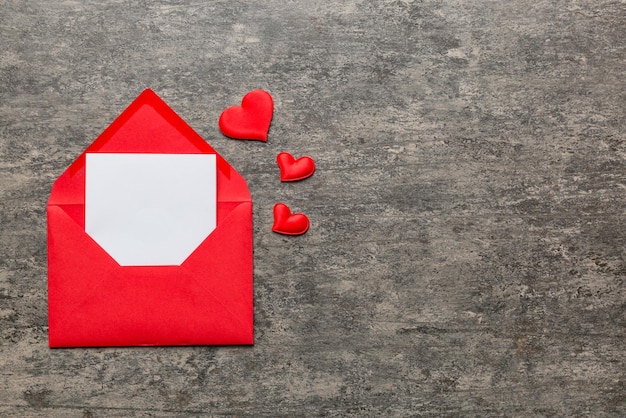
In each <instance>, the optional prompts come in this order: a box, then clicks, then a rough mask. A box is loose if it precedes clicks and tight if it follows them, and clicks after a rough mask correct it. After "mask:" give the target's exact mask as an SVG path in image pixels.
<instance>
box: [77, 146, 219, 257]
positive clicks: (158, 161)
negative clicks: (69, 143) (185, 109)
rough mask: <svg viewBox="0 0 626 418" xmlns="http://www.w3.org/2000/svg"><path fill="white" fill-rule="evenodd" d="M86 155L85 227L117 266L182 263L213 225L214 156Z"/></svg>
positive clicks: (214, 202) (210, 230)
mask: <svg viewBox="0 0 626 418" xmlns="http://www.w3.org/2000/svg"><path fill="white" fill-rule="evenodd" d="M86 158H87V160H86V181H85V187H86V190H85V231H86V232H87V233H88V234H89V236H91V237H92V238H93V239H94V240H95V241H96V242H97V243H98V244H99V245H100V246H101V247H102V248H103V249H104V250H105V251H106V252H107V253H108V254H109V255H111V257H113V258H114V259H115V261H117V262H118V263H119V264H120V265H122V266H164V265H176V266H178V265H181V264H182V263H183V261H185V259H186V258H187V257H188V256H189V255H190V254H191V253H192V252H193V251H194V250H195V249H196V248H197V247H198V246H199V245H200V243H202V241H204V239H205V238H206V237H207V236H208V235H209V234H210V233H211V232H212V231H213V230H214V229H215V227H216V218H217V202H216V201H217V182H216V158H215V154H107V153H88V154H87V155H86Z"/></svg>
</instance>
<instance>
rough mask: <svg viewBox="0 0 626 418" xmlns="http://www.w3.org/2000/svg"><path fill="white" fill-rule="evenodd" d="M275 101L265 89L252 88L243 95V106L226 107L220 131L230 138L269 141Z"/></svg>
mask: <svg viewBox="0 0 626 418" xmlns="http://www.w3.org/2000/svg"><path fill="white" fill-rule="evenodd" d="M273 113H274V101H273V100H272V96H271V95H270V94H269V93H268V92H267V91H265V90H252V91H251V92H249V93H247V94H246V95H245V96H243V99H242V100H241V106H231V107H228V108H226V109H225V110H224V111H223V112H222V114H221V115H220V119H219V122H218V125H219V127H220V131H222V133H223V134H224V135H226V136H228V137H230V138H235V139H256V140H259V141H263V142H265V141H267V132H268V131H269V129H270V122H271V121H272V114H273Z"/></svg>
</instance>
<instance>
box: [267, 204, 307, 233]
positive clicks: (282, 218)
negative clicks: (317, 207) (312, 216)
mask: <svg viewBox="0 0 626 418" xmlns="http://www.w3.org/2000/svg"><path fill="white" fill-rule="evenodd" d="M308 229H309V218H307V216H306V215H305V214H303V213H293V214H292V213H291V210H290V209H289V206H287V205H285V204H284V203H276V204H275V205H274V225H273V226H272V231H274V232H277V233H279V234H284V235H302V234H304V233H305V232H306V231H307V230H308Z"/></svg>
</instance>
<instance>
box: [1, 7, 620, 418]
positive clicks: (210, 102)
mask: <svg viewBox="0 0 626 418" xmlns="http://www.w3.org/2000/svg"><path fill="white" fill-rule="evenodd" d="M0 6H1V9H2V12H0V35H1V37H2V42H1V44H2V47H0V172H1V175H0V415H2V416H46V417H48V416H60V417H72V416H76V417H100V416H102V417H104V416H107V417H128V416H130V417H143V416H152V417H169V416H187V415H192V416H193V415H211V414H213V415H219V414H233V415H242V416H253V415H254V416H276V415H279V416H298V415H309V416H315V415H321V416H344V415H354V416H406V415H417V416H420V415H423V416H436V415H463V416H481V417H482V416H495V415H504V416H573V415H589V416H594V417H602V416H624V415H626V364H625V363H626V350H625V349H624V345H625V336H626V294H625V293H626V292H625V287H624V280H625V279H626V261H625V260H626V252H625V245H626V226H624V224H625V221H626V214H625V213H626V137H625V135H626V134H625V132H626V118H625V117H626V78H625V77H624V75H625V72H624V71H625V70H624V69H625V68H626V49H625V45H626V43H625V39H626V3H625V2H624V1H623V0H610V1H609V0H577V1H558V0H551V1H546V0H512V1H508V2H504V1H489V0H474V1H469V0H450V1H443V0H423V1H357V0H348V1H345V2H312V1H308V0H294V1H287V2H285V1H277V0H272V1H265V2H247V1H215V2H207V3H206V4H205V2H193V1H167V2H166V1H162V2H157V3H155V2H146V1H137V2H131V1H110V2H98V1H81V2H73V1H56V2H39V1H3V2H0ZM146 87H151V88H153V89H154V90H155V91H156V92H157V93H158V94H159V95H161V96H162V97H163V98H164V99H165V100H166V101H167V102H168V103H169V104H170V105H171V106H172V107H173V108H174V110H176V111H177V112H178V113H179V114H180V115H181V116H182V117H183V118H184V119H186V120H187V121H188V123H189V124H190V125H191V126H192V127H194V129H196V130H197V131H198V132H199V133H200V134H201V135H202V136H203V137H205V138H206V139H207V140H208V141H209V142H210V143H211V144H212V145H213V146H214V147H215V148H216V149H218V151H219V152H220V153H222V154H223V155H224V156H225V157H226V158H227V159H228V160H229V162H230V163H231V164H233V165H234V166H235V167H236V168H237V169H238V170H239V171H240V172H241V173H242V174H243V175H244V176H245V177H246V178H247V179H248V182H249V185H250V188H251V192H252V195H253V199H254V223H255V224H254V225H255V226H254V230H255V239H254V240H255V329H256V345H255V346H254V347H252V348H242V347H230V348H224V347H186V348H115V349H74V350H50V349H48V348H47V334H46V333H47V328H46V321H47V317H46V307H47V305H46V220H45V204H46V200H47V198H48V194H49V191H50V186H51V184H52V182H53V180H54V179H55V178H56V177H57V176H58V175H59V174H60V173H61V172H62V171H63V170H64V169H65V168H66V167H67V166H68V165H69V164H70V162H71V161H72V160H73V159H74V158H75V157H76V156H77V155H78V154H79V153H81V152H82V150H83V149H84V148H85V147H86V146H87V145H88V144H89V143H90V142H91V141H92V140H93V139H94V138H95V137H96V136H97V135H98V134H99V133H100V132H101V131H102V130H103V129H104V128H105V127H106V126H107V125H108V124H109V123H110V122H111V121H112V120H113V119H114V118H115V117H116V116H117V115H118V114H119V113H120V112H121V111H122V110H123V109H124V108H125V107H126V106H127V105H128V104H129V103H130V102H131V101H132V100H133V99H134V98H135V97H136V96H137V95H138V94H139V93H140V92H141V91H142V90H143V89H144V88H146ZM254 88H265V89H268V90H269V91H271V92H272V94H273V96H274V99H275V104H276V110H275V114H274V119H273V122H272V127H271V130H270V134H269V140H268V142H267V143H266V144H262V143H259V142H243V141H234V140H229V139H226V138H224V137H222V136H221V135H220V133H219V131H218V129H217V119H218V116H219V114H220V112H221V110H222V109H224V108H225V107H226V106H229V105H232V104H236V103H237V101H238V100H239V99H240V98H241V96H242V95H243V94H244V93H245V92H246V91H248V90H251V89H254ZM280 151H289V152H291V153H293V154H294V155H296V156H298V155H302V154H307V155H310V156H312V157H313V158H315V160H316V163H317V167H318V169H317V172H316V173H315V175H314V176H313V177H312V178H310V179H307V180H305V181H303V182H300V183H294V184H281V183H280V182H279V180H278V175H279V173H278V168H277V166H276V164H275V161H274V159H275V157H276V154H277V153H278V152H280ZM277 201H284V202H286V203H288V204H289V205H290V206H291V207H292V208H293V209H294V210H299V211H303V212H305V213H306V214H307V215H308V216H309V217H310V219H311V222H312V225H311V229H310V230H309V232H308V233H307V234H306V235H304V236H302V237H295V238H290V237H289V238H288V237H283V236H280V235H277V234H273V233H271V231H270V228H271V224H272V219H271V217H272V215H271V214H272V206H273V204H274V203H275V202H277Z"/></svg>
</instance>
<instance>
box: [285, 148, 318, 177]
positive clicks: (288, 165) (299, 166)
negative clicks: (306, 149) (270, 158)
mask: <svg viewBox="0 0 626 418" xmlns="http://www.w3.org/2000/svg"><path fill="white" fill-rule="evenodd" d="M276 162H277V163H278V167H279V168H280V181H297V180H303V179H305V178H307V177H311V176H312V175H313V173H314V172H315V161H313V159H312V158H311V157H307V156H306V155H305V156H302V157H300V158H297V159H296V158H294V157H293V155H291V154H289V153H288V152H281V153H280V154H278V155H277V156H276Z"/></svg>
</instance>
